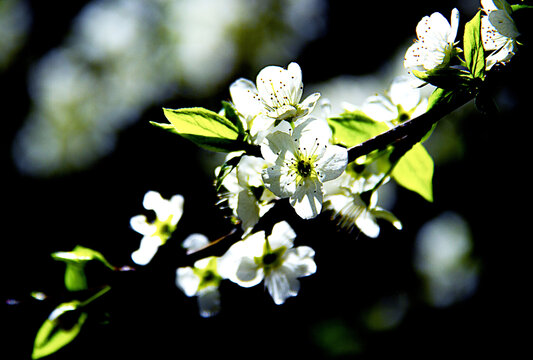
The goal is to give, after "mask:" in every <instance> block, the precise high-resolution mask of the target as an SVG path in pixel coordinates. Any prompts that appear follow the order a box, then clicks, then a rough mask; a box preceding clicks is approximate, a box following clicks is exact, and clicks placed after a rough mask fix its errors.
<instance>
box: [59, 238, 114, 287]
mask: <svg viewBox="0 0 533 360" xmlns="http://www.w3.org/2000/svg"><path fill="white" fill-rule="evenodd" d="M52 257H53V258H54V259H55V260H58V261H63V262H64V263H65V264H66V269H65V287H66V288H67V290H69V291H80V290H86V289H87V288H88V287H87V278H86V277H85V271H84V269H85V264H87V262H89V261H92V260H96V261H99V262H101V263H102V264H104V265H105V266H106V267H108V268H110V269H111V270H115V267H114V266H113V265H111V264H110V263H109V262H108V261H107V260H106V259H105V257H104V256H103V255H102V254H101V253H99V252H98V251H96V250H93V249H89V248H86V247H83V246H80V245H77V246H76V247H75V248H74V250H72V251H59V252H55V253H52Z"/></svg>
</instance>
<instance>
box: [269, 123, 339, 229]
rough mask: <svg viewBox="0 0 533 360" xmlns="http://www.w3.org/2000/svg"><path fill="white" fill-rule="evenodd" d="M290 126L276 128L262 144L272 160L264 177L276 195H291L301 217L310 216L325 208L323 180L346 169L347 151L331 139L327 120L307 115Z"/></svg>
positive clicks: (288, 196)
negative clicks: (333, 143) (304, 119)
mask: <svg viewBox="0 0 533 360" xmlns="http://www.w3.org/2000/svg"><path fill="white" fill-rule="evenodd" d="M291 130H292V129H291V128H288V129H286V131H287V132H285V131H276V132H274V133H272V134H270V135H268V136H267V137H266V139H265V141H264V143H263V144H262V145H261V154H262V155H263V157H264V158H265V160H266V161H268V162H270V163H272V164H273V165H272V166H269V167H268V168H266V169H264V170H263V173H262V175H263V181H264V183H265V186H266V187H267V188H268V189H270V190H271V191H272V192H273V193H274V194H275V195H277V196H279V197H280V198H289V200H290V204H291V205H292V207H293V208H294V210H295V211H296V213H297V214H298V215H299V216H300V217H301V218H303V219H310V218H313V217H315V216H317V215H318V214H319V213H320V211H321V209H322V198H323V188H322V184H323V183H324V182H326V181H330V180H333V179H335V178H337V177H338V176H340V175H341V174H342V173H343V171H344V169H345V168H346V164H347V161H348V152H347V150H346V149H345V148H343V147H340V146H337V145H331V144H330V143H329V140H330V137H331V130H330V129H329V127H328V125H327V123H326V122H325V121H321V120H318V119H314V118H308V119H307V120H306V121H304V122H302V123H301V124H300V125H298V126H296V128H295V129H294V131H291Z"/></svg>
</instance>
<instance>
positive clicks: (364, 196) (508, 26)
mask: <svg viewBox="0 0 533 360" xmlns="http://www.w3.org/2000/svg"><path fill="white" fill-rule="evenodd" d="M481 5H482V6H483V10H482V11H480V12H479V13H478V15H477V18H474V19H473V20H472V21H471V22H470V23H468V24H467V26H465V36H464V44H463V47H464V48H465V50H463V49H461V48H459V46H458V44H459V42H458V41H456V37H457V31H458V28H459V19H460V15H459V12H458V10H457V9H453V10H452V12H451V19H450V22H448V20H446V18H445V17H444V16H443V15H441V14H440V13H433V14H432V15H431V16H425V17H424V18H423V19H422V20H421V21H420V22H419V23H418V25H417V27H416V33H417V40H416V41H415V42H414V43H413V44H412V45H411V46H410V47H409V48H408V49H407V51H406V54H405V61H404V66H405V68H406V69H407V70H408V73H407V74H405V75H401V76H399V77H397V78H395V79H394V81H393V82H392V84H391V86H390V89H389V90H388V91H387V92H385V93H384V94H376V95H373V96H370V97H369V98H368V99H367V100H366V101H365V102H364V103H363V104H362V105H361V106H355V105H351V104H348V103H345V112H344V113H342V114H340V115H338V116H336V117H335V116H331V114H330V110H329V106H328V104H329V103H328V101H327V100H325V99H322V98H321V94H320V93H318V92H315V93H313V94H311V95H308V96H306V97H304V96H303V94H304V87H303V82H302V71H301V68H300V66H299V65H298V64H297V63H295V62H292V63H290V64H289V65H288V66H287V67H286V68H282V67H279V66H267V67H265V68H264V69H262V70H261V71H260V72H259V73H258V75H257V78H256V79H255V83H254V82H253V81H251V80H248V79H244V78H241V79H238V80H236V81H235V82H233V83H232V84H231V86H230V88H229V93H230V96H231V102H227V103H225V104H224V108H223V110H221V111H220V113H218V114H216V113H212V112H209V111H207V110H205V109H203V110H198V109H197V108H195V109H183V111H181V112H180V111H179V110H177V111H168V112H167V109H165V110H166V112H165V115H166V116H167V118H168V119H169V121H170V122H171V123H172V127H173V129H172V130H173V131H175V132H177V133H178V134H181V135H183V136H184V137H187V138H189V139H190V140H192V141H194V142H197V144H198V145H200V146H203V147H206V148H208V149H214V150H217V151H225V152H226V153H227V155H226V157H225V160H224V163H223V164H222V165H221V166H219V167H217V168H216V170H215V174H214V175H215V178H216V181H215V186H216V188H217V192H218V195H219V198H220V200H219V202H218V204H222V205H224V206H226V207H228V208H229V209H231V213H232V219H233V221H234V224H236V225H240V228H241V230H242V232H241V235H242V236H241V238H240V240H238V241H236V242H235V243H234V244H232V245H231V247H229V249H228V250H227V252H226V253H225V254H224V255H222V256H220V257H216V256H207V257H205V258H203V259H200V260H198V261H196V262H195V263H194V265H193V266H190V267H180V268H178V269H177V273H176V274H177V277H176V285H177V286H178V287H179V288H180V289H181V290H182V291H183V292H184V293H185V294H186V295H187V296H197V297H198V304H199V308H200V314H201V315H202V316H204V317H208V316H212V315H214V314H216V313H218V311H219V309H220V293H219V290H218V289H219V285H220V283H221V281H222V280H230V281H231V282H233V283H235V284H238V285H240V286H242V287H252V286H255V285H257V284H259V283H261V282H264V285H265V287H266V289H267V290H268V292H269V294H270V295H271V296H272V298H273V300H274V302H275V303H276V304H282V303H284V302H285V301H286V300H287V298H289V297H291V296H295V295H297V293H298V291H299V288H300V282H299V280H298V279H299V278H301V277H304V276H308V275H311V274H313V273H315V272H316V264H315V262H314V254H315V253H314V250H313V249H312V248H310V247H309V246H305V245H300V246H295V245H294V239H296V237H297V236H296V233H295V232H294V230H293V229H292V227H291V226H290V224H289V223H288V222H287V221H286V220H283V219H280V221H278V222H277V223H276V224H275V225H274V226H273V227H272V228H271V230H270V231H265V230H259V231H258V230H256V228H257V226H256V225H258V223H259V222H260V220H261V218H262V217H263V216H264V215H265V214H266V213H268V212H270V211H273V210H272V209H273V208H274V207H275V204H276V203H277V202H279V201H284V199H288V202H289V204H290V205H291V206H292V208H293V209H294V211H295V213H296V214H297V215H298V216H299V217H300V218H302V219H304V220H309V219H313V218H315V217H317V216H318V215H319V214H321V213H322V212H323V210H326V211H328V212H329V213H330V215H331V218H332V219H334V220H337V223H338V225H339V226H340V227H342V228H346V229H350V230H352V229H355V228H357V229H358V231H359V232H361V233H363V234H365V235H366V236H368V237H371V238H375V237H377V236H378V235H379V233H380V225H379V222H378V219H382V220H385V221H387V222H388V223H390V224H391V225H392V226H393V227H395V228H396V229H401V228H402V223H401V221H400V220H399V219H398V218H397V217H396V216H394V215H393V214H392V213H391V212H389V211H388V210H386V209H384V208H382V207H380V206H378V204H377V203H378V189H380V188H381V186H382V185H384V184H386V183H387V182H389V181H390V179H394V180H396V182H397V183H398V184H400V185H402V186H404V187H406V188H408V189H410V190H413V191H416V192H418V193H419V194H420V195H422V196H423V197H425V198H426V199H428V200H430V201H431V199H432V191H431V189H432V185H431V181H432V171H433V162H432V160H431V157H430V156H429V155H428V154H427V152H426V151H425V149H424V148H423V147H422V145H421V144H415V145H413V146H412V149H411V148H409V149H407V150H404V151H403V152H400V155H399V156H396V157H397V158H396V157H395V156H393V155H397V153H396V152H395V150H394V147H392V148H390V147H389V148H387V149H384V150H381V151H378V152H377V153H372V154H367V155H365V156H362V157H360V158H358V159H352V160H350V161H349V160H348V148H349V147H350V146H354V145H357V144H359V143H360V142H361V141H364V140H366V139H368V138H369V137H370V136H373V135H377V134H379V133H380V132H383V131H386V130H387V129H391V128H394V127H396V126H398V125H400V124H402V123H404V122H406V121H408V120H410V119H412V118H415V117H417V116H420V115H421V114H423V113H425V112H426V111H428V110H429V108H430V107H431V106H432V105H433V104H434V103H436V102H437V101H436V100H435V99H433V100H432V102H431V101H429V100H428V99H427V98H424V97H422V96H421V93H420V89H419V86H420V85H424V84H426V83H428V82H429V83H431V84H434V85H436V86H439V85H441V84H444V86H443V87H445V90H446V91H450V88H446V87H447V86H448V85H449V84H453V86H456V84H457V83H460V84H461V86H463V85H464V86H466V85H469V84H470V83H469V82H468V81H471V80H473V79H476V78H477V79H481V80H483V77H484V74H485V72H486V71H489V70H490V69H491V68H493V67H494V66H495V65H496V64H505V63H507V62H508V61H509V60H510V59H511V57H512V56H513V55H514V53H515V51H516V44H517V42H516V37H517V36H518V31H517V30H516V27H515V25H514V22H513V20H512V18H511V16H510V14H511V13H512V10H511V8H510V6H509V5H508V4H507V3H506V2H505V1H503V0H495V1H492V0H483V1H481ZM476 19H477V20H476ZM476 21H477V22H476ZM467 52H468V54H467ZM480 62H482V68H481V69H480V68H479V63H480ZM448 70H451V71H448ZM443 74H444V75H446V76H448V77H450V76H452V77H453V76H456V77H457V78H458V79H460V81H463V79H467V80H464V81H463V82H460V81H455V82H454V81H452V82H448V83H445V82H443V81H442V77H443V76H444V75H443ZM412 75H414V76H415V77H416V78H418V79H416V78H415V77H413V76H412ZM453 90H454V89H453ZM198 118H200V119H205V121H206V122H209V124H212V128H211V129H209V130H205V128H207V127H208V126H206V125H202V126H200V127H199V126H198V125H197V124H198V121H199V120H198ZM202 121H204V120H202ZM158 125H159V126H161V127H165V125H161V124H158ZM167 128H168V127H167ZM361 129H364V131H366V135H365V136H366V137H364V138H362V139H360V138H358V137H360V136H362V135H360V132H361V131H360V130H361ZM207 132H208V133H207ZM206 134H207V135H209V136H207V135H206ZM217 137H218V138H217ZM213 138H216V139H217V141H216V142H213V140H212V139H213ZM355 138H357V139H358V140H354V139H355ZM205 139H207V140H205ZM235 144H237V146H235ZM243 144H245V145H246V146H244V145H243ZM235 147H236V148H235ZM250 149H255V151H254V150H250ZM406 169H408V170H406ZM413 169H414V170H413ZM420 169H422V170H420ZM406 171H407V174H408V176H406V175H405V174H406ZM409 171H410V172H409ZM421 173H424V174H421ZM409 176H414V177H417V176H418V178H417V180H415V183H416V184H413V183H410V180H406V178H408V177H409ZM419 183H423V185H422V187H420V185H419ZM156 198H157V201H156ZM156 203H157V206H158V207H159V206H161V209H160V210H157V208H156ZM151 204H153V205H151ZM182 205H183V198H181V197H180V196H179V195H176V196H174V197H173V198H172V199H171V200H170V201H166V200H162V199H161V196H160V195H159V194H157V193H155V192H149V193H148V194H147V195H146V197H145V208H147V209H153V210H155V211H156V212H158V211H159V212H162V213H164V215H161V217H160V214H157V219H156V220H155V222H153V223H148V222H146V218H145V217H143V216H138V217H134V218H133V219H132V222H131V224H132V227H133V228H134V229H135V230H137V231H138V232H140V233H141V234H143V235H144V238H143V240H142V242H141V248H140V249H139V250H137V251H136V252H135V253H134V254H132V258H133V260H134V261H135V262H136V263H137V264H141V265H143V264H146V263H148V262H149V261H150V259H151V258H152V256H153V254H155V251H157V248H158V247H159V246H161V245H162V244H164V242H165V241H166V239H167V238H168V236H170V234H171V233H172V231H173V230H174V228H175V225H176V223H177V221H178V220H179V218H180V217H181V213H182ZM171 208H172V209H173V210H170V209H171ZM209 245H210V242H209V240H208V239H207V237H205V236H204V235H202V234H193V235H190V236H189V237H187V238H186V240H185V241H184V243H183V247H184V248H186V249H187V251H189V252H198V251H202V249H204V248H208V247H209Z"/></svg>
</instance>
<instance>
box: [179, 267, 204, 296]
mask: <svg viewBox="0 0 533 360" xmlns="http://www.w3.org/2000/svg"><path fill="white" fill-rule="evenodd" d="M176 286H177V287H178V288H180V289H181V291H183V292H184V293H185V295H187V296H189V297H191V296H194V295H196V292H197V291H198V286H200V278H199V277H198V276H197V275H196V274H195V273H194V270H193V269H192V268H191V267H180V268H178V269H177V270H176Z"/></svg>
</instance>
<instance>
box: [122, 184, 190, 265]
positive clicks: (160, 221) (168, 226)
mask: <svg viewBox="0 0 533 360" xmlns="http://www.w3.org/2000/svg"><path fill="white" fill-rule="evenodd" d="M143 206H144V208H145V209H146V210H153V211H154V212H155V214H156V218H155V220H154V221H153V222H149V221H148V220H147V218H146V216H144V215H136V216H134V217H132V218H131V219H130V225H131V227H132V229H133V230H135V231H136V232H138V233H139V234H141V235H143V238H142V239H141V244H140V247H139V249H138V250H136V251H134V252H133V253H132V254H131V258H132V260H133V262H135V263H136V264H137V265H146V264H148V263H149V262H150V261H151V260H152V258H153V257H154V255H155V254H156V252H157V250H158V248H159V247H160V246H161V245H163V244H165V242H166V241H167V240H168V239H169V238H170V236H171V235H172V233H173V232H174V230H175V229H176V224H177V223H178V221H179V220H180V219H181V216H182V215H183V196H181V195H174V196H172V198H170V200H166V199H163V197H161V194H159V193H158V192H157V191H148V192H147V193H146V194H145V195H144V200H143Z"/></svg>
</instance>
